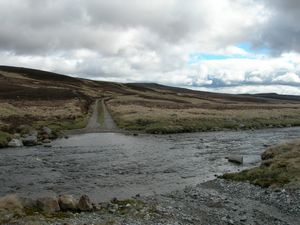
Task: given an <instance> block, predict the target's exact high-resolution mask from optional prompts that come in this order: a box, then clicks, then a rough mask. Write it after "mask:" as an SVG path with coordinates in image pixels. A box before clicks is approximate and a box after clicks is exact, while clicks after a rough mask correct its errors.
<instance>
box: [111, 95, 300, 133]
mask: <svg viewBox="0 0 300 225" xmlns="http://www.w3.org/2000/svg"><path fill="white" fill-rule="evenodd" d="M164 98H166V97H164ZM170 98H171V97H170ZM179 101H182V102H179ZM184 102H185V103H184ZM108 106H109V108H110V112H111V113H112V115H113V118H114V120H115V121H116V123H117V125H118V126H119V127H120V128H123V129H126V130H137V131H145V132H148V133H179V132H196V131H214V130H239V129H260V128H270V127H289V126H300V107H299V105H293V104H281V105H280V104H269V103H268V104H262V103H227V104H224V103H223V102H210V103H207V102H206V101H205V100H202V99H195V98H188V97H185V98H183V97H180V99H178V98H174V97H173V101H171V99H170V100H169V101H167V100H162V99H150V98H149V99H146V98H144V97H143V98H142V97H136V96H120V97H117V98H115V99H114V100H111V101H109V102H108Z"/></svg>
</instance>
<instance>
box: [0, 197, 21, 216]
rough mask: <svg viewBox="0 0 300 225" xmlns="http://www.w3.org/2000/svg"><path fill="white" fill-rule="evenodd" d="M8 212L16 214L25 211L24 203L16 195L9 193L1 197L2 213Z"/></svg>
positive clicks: (0, 207) (0, 212) (0, 211)
mask: <svg viewBox="0 0 300 225" xmlns="http://www.w3.org/2000/svg"><path fill="white" fill-rule="evenodd" d="M8 213H13V214H15V215H22V214H23V213H24V207H23V204H22V202H21V201H20V199H19V198H18V197H17V196H16V195H7V196H4V197H2V198H0V215H5V214H8ZM0 218H1V216H0ZM0 221H1V220H0Z"/></svg>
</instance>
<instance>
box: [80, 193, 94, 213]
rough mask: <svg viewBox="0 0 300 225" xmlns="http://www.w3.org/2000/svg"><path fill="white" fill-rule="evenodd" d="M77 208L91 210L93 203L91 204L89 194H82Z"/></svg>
mask: <svg viewBox="0 0 300 225" xmlns="http://www.w3.org/2000/svg"><path fill="white" fill-rule="evenodd" d="M77 208H78V209H79V210H80V211H92V210H93V205H92V202H91V200H90V198H89V196H87V195H82V196H81V197H80V199H79V202H78V206H77Z"/></svg>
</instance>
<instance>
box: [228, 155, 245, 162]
mask: <svg viewBox="0 0 300 225" xmlns="http://www.w3.org/2000/svg"><path fill="white" fill-rule="evenodd" d="M227 159H228V161H229V162H232V163H236V164H243V162H244V158H243V156H228V157H227Z"/></svg>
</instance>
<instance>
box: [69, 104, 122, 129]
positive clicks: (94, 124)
mask: <svg viewBox="0 0 300 225" xmlns="http://www.w3.org/2000/svg"><path fill="white" fill-rule="evenodd" d="M99 104H101V107H99ZM92 110H93V112H92V115H91V117H90V119H89V122H88V124H87V126H86V127H85V128H83V129H76V130H71V131H66V134H68V135H73V134H86V133H105V132H118V133H119V132H121V131H120V129H118V127H117V126H116V124H115V122H114V120H113V119H112V117H111V115H110V113H109V111H108V110H107V107H106V105H105V102H104V100H103V99H102V100H97V101H96V102H95V104H94V105H93V106H92ZM99 110H102V112H100V111H99ZM100 113H103V118H102V122H101V124H100V123H99V114H100Z"/></svg>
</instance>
